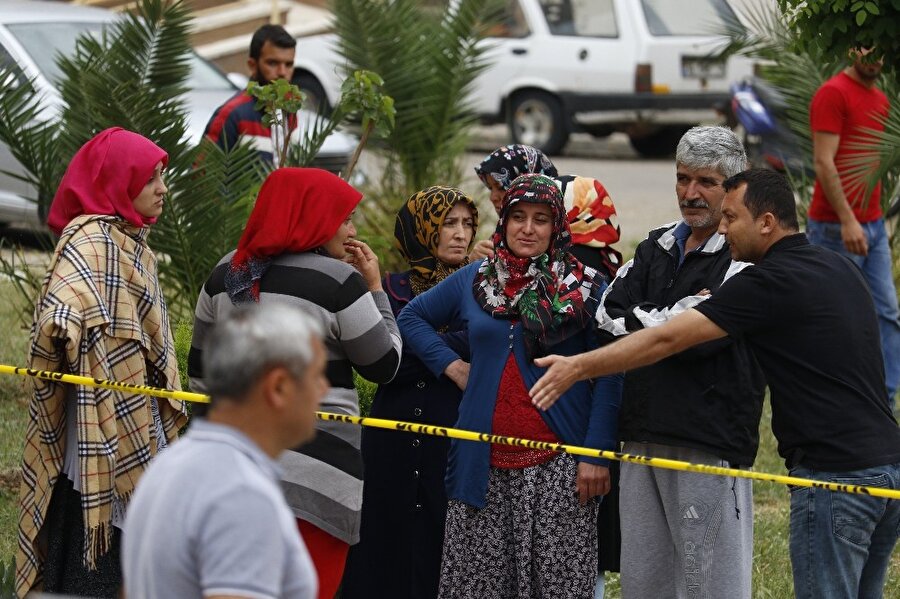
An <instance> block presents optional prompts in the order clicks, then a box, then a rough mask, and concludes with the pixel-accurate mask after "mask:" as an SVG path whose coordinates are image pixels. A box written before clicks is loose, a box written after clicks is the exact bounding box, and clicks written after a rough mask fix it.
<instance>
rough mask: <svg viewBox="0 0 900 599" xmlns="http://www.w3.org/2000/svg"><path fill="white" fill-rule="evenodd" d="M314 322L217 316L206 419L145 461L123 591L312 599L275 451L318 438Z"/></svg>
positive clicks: (248, 313)
mask: <svg viewBox="0 0 900 599" xmlns="http://www.w3.org/2000/svg"><path fill="white" fill-rule="evenodd" d="M318 329H319V327H318V324H317V322H316V321H314V320H313V319H311V318H310V317H309V316H307V315H306V314H304V313H303V312H301V311H300V310H298V309H296V308H292V307H290V306H285V305H269V306H266V307H265V309H260V308H259V307H258V306H256V305H253V306H251V307H247V308H244V307H242V308H239V309H238V310H237V311H235V312H234V313H232V314H231V315H229V316H228V317H226V318H224V319H223V320H220V321H219V322H218V323H217V324H216V327H215V329H214V330H213V332H212V334H211V336H210V338H209V342H208V344H207V346H206V348H205V351H204V353H203V371H204V373H205V375H206V376H205V380H206V381H207V389H208V391H209V393H210V395H211V397H212V401H211V405H210V409H209V412H208V413H207V415H206V419H195V421H194V422H193V423H192V424H191V428H190V430H189V431H188V433H187V435H185V436H184V437H182V439H181V440H180V441H179V442H178V443H176V444H175V445H174V446H173V447H172V448H171V449H170V450H168V451H166V452H165V453H163V454H162V455H161V456H160V457H159V458H158V459H156V460H155V461H154V462H153V465H152V467H151V468H149V469H148V470H147V472H146V473H145V474H144V476H143V478H142V479H141V482H140V484H139V485H138V487H137V490H136V492H135V495H134V499H133V500H132V504H131V507H130V508H129V511H128V516H127V518H126V521H125V529H124V534H123V549H122V570H123V574H124V578H125V589H126V596H127V597H129V599H141V598H157V597H179V598H183V599H190V598H197V599H200V598H201V597H206V598H207V599H208V598H210V597H248V598H249V597H252V598H257V597H283V598H291V599H312V598H314V597H316V594H317V589H318V582H317V579H316V573H315V570H314V568H313V564H312V561H311V559H310V557H309V553H308V552H307V550H306V547H305V546H304V544H303V541H302V540H301V538H300V535H299V534H297V526H296V521H295V519H294V516H293V514H292V513H291V510H290V509H289V508H288V506H287V504H286V503H285V500H284V496H283V494H282V491H281V488H280V486H279V472H278V466H277V464H276V462H275V459H276V458H277V457H278V455H279V454H280V453H281V452H282V451H284V450H285V449H287V448H289V447H296V446H297V445H299V444H301V443H303V442H306V441H309V440H310V439H311V438H312V437H313V435H314V434H315V411H316V409H317V407H318V405H319V401H320V399H321V398H322V397H323V396H324V395H325V393H326V392H327V391H328V388H329V387H328V379H327V378H326V376H325V363H326V358H325V348H324V346H323V344H322V341H321V331H319V330H318Z"/></svg>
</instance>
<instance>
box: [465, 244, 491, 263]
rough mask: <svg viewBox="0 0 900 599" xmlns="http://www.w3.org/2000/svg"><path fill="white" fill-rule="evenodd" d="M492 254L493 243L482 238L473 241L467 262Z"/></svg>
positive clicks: (488, 256)
mask: <svg viewBox="0 0 900 599" xmlns="http://www.w3.org/2000/svg"><path fill="white" fill-rule="evenodd" d="M493 255H494V244H493V243H491V240H490V239H482V240H481V241H478V242H476V243H475V245H474V246H473V247H472V251H471V252H469V262H478V261H479V260H483V259H484V258H490V257H491V256H493Z"/></svg>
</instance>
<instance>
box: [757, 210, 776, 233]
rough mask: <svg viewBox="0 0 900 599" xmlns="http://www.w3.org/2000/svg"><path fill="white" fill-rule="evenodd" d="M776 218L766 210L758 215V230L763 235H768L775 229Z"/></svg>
mask: <svg viewBox="0 0 900 599" xmlns="http://www.w3.org/2000/svg"><path fill="white" fill-rule="evenodd" d="M777 224H778V219H777V218H775V215H774V214H772V213H771V212H766V213H765V214H763V215H762V216H761V217H760V225H759V232H760V233H762V234H763V235H769V234H771V233H772V231H774V230H775V227H776V225H777Z"/></svg>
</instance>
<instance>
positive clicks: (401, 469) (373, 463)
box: [341, 271, 469, 599]
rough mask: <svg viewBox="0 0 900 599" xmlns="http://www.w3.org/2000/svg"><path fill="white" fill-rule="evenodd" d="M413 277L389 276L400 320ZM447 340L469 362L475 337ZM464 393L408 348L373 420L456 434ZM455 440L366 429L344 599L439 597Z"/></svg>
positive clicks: (455, 330) (457, 334)
mask: <svg viewBox="0 0 900 599" xmlns="http://www.w3.org/2000/svg"><path fill="white" fill-rule="evenodd" d="M409 275H410V272H409V271H407V272H404V273H400V274H386V275H385V277H384V281H383V282H384V290H385V291H386V292H387V295H388V298H389V299H390V301H391V309H392V310H393V311H394V314H395V315H397V314H399V313H400V310H402V309H403V307H404V306H406V305H407V304H408V303H409V302H410V301H412V298H413V291H412V288H411V286H410V283H409ZM441 336H442V337H443V338H444V340H445V341H446V342H447V344H448V345H450V346H451V347H452V348H453V350H454V351H456V352H457V353H458V354H459V355H460V357H462V358H463V359H464V360H466V361H468V360H469V339H468V333H467V332H466V331H465V329H462V327H461V324H459V323H457V324H455V325H453V326H451V327H450V330H449V331H446V332H443V333H441ZM461 398H462V392H461V391H460V390H459V387H457V386H456V384H455V383H453V382H452V381H451V380H450V379H449V378H447V377H446V376H441V377H440V378H438V379H436V378H435V377H434V375H433V374H431V372H430V371H429V370H428V369H427V368H426V367H425V365H424V364H422V362H421V361H420V360H419V359H418V358H417V357H416V356H415V355H413V354H412V353H411V352H410V351H408V348H407V347H404V348H403V358H402V359H401V361H400V369H399V370H398V371H397V375H396V376H395V377H394V379H393V380H392V381H391V382H390V383H387V384H385V385H379V387H378V391H377V392H376V393H375V399H374V400H373V402H372V409H371V412H370V414H369V415H370V416H372V417H373V418H386V419H389V420H402V421H406V422H415V423H419V424H433V425H437V426H453V425H454V424H455V423H456V419H457V410H458V408H459V402H460V399H461ZM449 449H450V440H449V439H443V438H440V437H431V436H428V435H419V434H415V433H406V432H397V431H393V430H383V429H377V428H369V427H363V431H362V457H363V463H364V466H365V483H364V485H363V505H362V521H361V526H360V532H359V536H360V541H359V543H358V544H357V545H354V546H353V547H351V548H350V553H349V556H348V558H347V565H346V569H345V571H344V579H343V586H342V590H341V597H343V598H344V599H355V598H357V597H365V598H367V599H380V598H390V599H419V598H423V599H427V598H429V597H430V598H433V597H436V596H437V591H438V581H439V579H440V567H441V551H442V549H443V545H444V520H445V518H446V513H447V492H446V489H445V487H444V474H445V472H446V470H447V452H448V451H449Z"/></svg>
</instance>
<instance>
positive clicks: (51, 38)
mask: <svg viewBox="0 0 900 599" xmlns="http://www.w3.org/2000/svg"><path fill="white" fill-rule="evenodd" d="M103 26H104V23H102V22H94V23H91V22H74V23H14V24H10V25H7V29H8V30H9V32H10V33H11V34H12V35H13V36H14V37H15V38H16V41H18V42H19V44H21V45H22V47H23V48H25V51H26V52H28V54H29V56H31V59H32V60H33V61H34V62H35V64H36V65H37V68H38V69H39V70H40V71H41V73H43V74H44V76H45V77H46V78H47V79H48V80H50V82H51V83H52V84H53V85H54V86H56V85H58V84H59V81H60V79H61V78H62V72H61V71H60V70H59V66H58V65H57V64H56V57H57V55H59V54H62V55H63V56H72V55H73V54H74V52H75V42H76V41H77V40H78V36H80V35H81V34H82V33H88V32H89V33H92V34H94V35H97V34H99V33H100V31H102V29H103ZM189 61H190V65H191V76H190V78H189V79H188V81H187V86H188V87H189V88H190V89H195V90H198V89H199V90H230V89H233V87H234V86H233V85H232V84H231V82H230V81H229V80H228V78H226V77H225V76H224V75H223V74H222V73H221V72H219V71H218V70H217V69H216V68H215V67H213V66H212V65H211V64H209V63H208V62H206V61H205V60H203V59H202V58H200V57H199V56H198V55H196V54H194V53H191V56H190V59H189Z"/></svg>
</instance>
